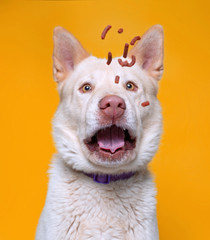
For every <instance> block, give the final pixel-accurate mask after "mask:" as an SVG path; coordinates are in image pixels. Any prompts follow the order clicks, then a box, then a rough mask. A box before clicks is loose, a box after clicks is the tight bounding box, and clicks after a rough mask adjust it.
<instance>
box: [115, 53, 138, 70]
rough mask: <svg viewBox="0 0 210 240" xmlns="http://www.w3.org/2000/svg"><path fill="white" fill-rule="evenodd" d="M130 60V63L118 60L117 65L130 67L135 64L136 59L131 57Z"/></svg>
mask: <svg viewBox="0 0 210 240" xmlns="http://www.w3.org/2000/svg"><path fill="white" fill-rule="evenodd" d="M131 58H132V60H131V62H130V63H128V61H127V60H126V61H123V60H122V59H120V58H119V59H118V63H119V64H120V65H121V66H122V67H132V66H133V65H134V64H135V62H136V57H135V56H134V55H132V56H131Z"/></svg>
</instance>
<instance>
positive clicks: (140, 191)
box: [36, 56, 162, 240]
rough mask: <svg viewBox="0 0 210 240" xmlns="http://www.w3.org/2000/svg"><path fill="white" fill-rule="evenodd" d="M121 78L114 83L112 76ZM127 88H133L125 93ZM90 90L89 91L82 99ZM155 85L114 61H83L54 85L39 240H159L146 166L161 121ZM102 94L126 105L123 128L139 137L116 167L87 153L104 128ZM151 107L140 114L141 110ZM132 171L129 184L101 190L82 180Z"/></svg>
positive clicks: (144, 75)
mask: <svg viewBox="0 0 210 240" xmlns="http://www.w3.org/2000/svg"><path fill="white" fill-rule="evenodd" d="M116 75H119V76H120V82H119V84H116V83H115V81H114V79H115V76H116ZM128 81H132V82H134V83H135V84H136V85H137V86H138V90H137V91H136V92H131V91H128V90H126V88H125V84H126V82H128ZM87 82H88V83H90V84H91V85H92V86H93V90H92V91H91V92H90V93H81V92H80V91H79V88H80V87H81V86H82V85H83V84H84V83H87ZM156 92H157V81H156V80H155V79H153V78H152V77H150V75H149V74H147V72H146V71H145V70H143V69H142V68H141V67H140V66H139V65H138V64H135V65H134V66H133V67H131V68H129V67H121V66H120V65H119V63H118V62H117V59H113V61H112V63H111V64H110V65H109V66H108V65H107V64H106V60H105V59H97V58H95V57H92V56H91V57H88V58H86V59H85V60H83V61H82V62H80V63H79V64H78V65H77V66H76V68H75V69H74V71H73V72H72V73H71V74H69V76H68V77H67V78H66V79H65V81H63V82H61V83H59V93H60V98H61V101H60V104H59V107H58V109H57V112H56V114H55V117H54V121H53V136H54V139H55V143H56V147H57V150H58V154H56V155H55V156H54V159H53V161H52V166H51V169H50V181H49V186H48V193H47V198H46V203H45V207H44V209H43V212H42V215H41V217H40V221H39V225H38V228H37V233H36V240H64V239H65V240H67V239H68V240H69V239H71V240H77V239H81V240H85V239H88V240H90V239H96V240H97V239H98V240H102V239H103V240H111V239H112V240H114V239H116V240H117V239H120V240H122V239H126V240H132V239H139V240H157V239H159V238H158V229H157V222H156V199H155V195H156V191H155V187H154V184H153V180H152V177H151V176H150V173H149V171H148V170H147V163H148V162H149V161H150V160H151V159H152V157H153V156H154V154H155V152H156V150H157V148H158V143H159V139H160V134H161V129H162V117H161V108H160V105H159V101H158V100H157V98H156ZM107 95H117V96H119V97H121V98H123V99H124V101H125V103H126V110H125V113H124V116H123V120H122V122H123V123H122V124H123V127H125V128H129V129H130V131H131V132H133V134H134V135H135V136H136V148H135V149H134V150H133V151H132V153H131V154H129V155H128V156H127V155H125V156H124V157H123V159H121V160H119V161H111V162H108V161H102V160H101V159H98V158H97V157H96V156H95V155H94V154H92V153H90V152H89V150H88V149H87V148H86V146H85V144H84V139H86V138H87V137H90V136H92V135H93V134H94V133H95V132H96V131H97V130H99V129H100V128H101V125H100V119H99V115H100V109H99V107H98V103H99V101H100V100H101V99H102V98H103V97H105V96H107ZM144 101H149V102H150V105H149V106H147V107H142V106H141V103H142V102H144ZM130 171H135V172H137V173H136V174H135V176H133V177H131V178H130V179H127V180H120V181H116V182H111V183H110V184H108V185H103V184H98V183H96V182H94V181H93V179H91V178H89V177H87V176H86V175H84V174H83V172H86V173H104V174H118V173H119V174H120V173H123V172H130Z"/></svg>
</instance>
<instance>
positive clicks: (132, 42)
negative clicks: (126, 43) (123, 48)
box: [130, 36, 141, 45]
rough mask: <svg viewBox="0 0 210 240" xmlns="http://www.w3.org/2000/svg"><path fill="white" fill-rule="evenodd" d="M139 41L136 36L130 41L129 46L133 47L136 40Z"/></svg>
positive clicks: (138, 37)
mask: <svg viewBox="0 0 210 240" xmlns="http://www.w3.org/2000/svg"><path fill="white" fill-rule="evenodd" d="M140 39H141V37H140V36H136V37H134V38H133V39H132V40H131V42H130V45H134V44H135V42H136V41H138V40H140Z"/></svg>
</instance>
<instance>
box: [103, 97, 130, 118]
mask: <svg viewBox="0 0 210 240" xmlns="http://www.w3.org/2000/svg"><path fill="white" fill-rule="evenodd" d="M99 108H100V109H101V111H102V112H103V113H104V114H105V115H106V116H107V117H109V118H110V119H117V118H119V117H121V116H122V115H123V114H124V111H125V109H126V105H125V101H124V100H123V99H122V98H121V97H118V96H116V95H110V96H106V97H104V98H102V99H101V101H100V102H99Z"/></svg>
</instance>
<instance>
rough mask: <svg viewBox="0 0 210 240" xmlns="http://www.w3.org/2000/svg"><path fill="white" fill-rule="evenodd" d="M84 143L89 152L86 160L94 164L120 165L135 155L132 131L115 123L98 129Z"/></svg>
mask: <svg viewBox="0 0 210 240" xmlns="http://www.w3.org/2000/svg"><path fill="white" fill-rule="evenodd" d="M84 144H85V146H86V150H87V151H88V152H89V154H88V156H89V158H88V160H89V161H91V162H92V163H94V164H96V165H102V166H107V167H108V166H114V165H122V164H125V163H128V162H129V161H132V160H133V159H134V158H135V156H136V153H135V148H136V137H135V136H134V135H133V131H131V130H129V129H126V128H123V127H119V126H116V125H112V126H109V127H105V128H101V129H99V130H98V131H96V132H95V133H94V134H93V135H92V136H90V137H88V138H86V139H85V140H84Z"/></svg>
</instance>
